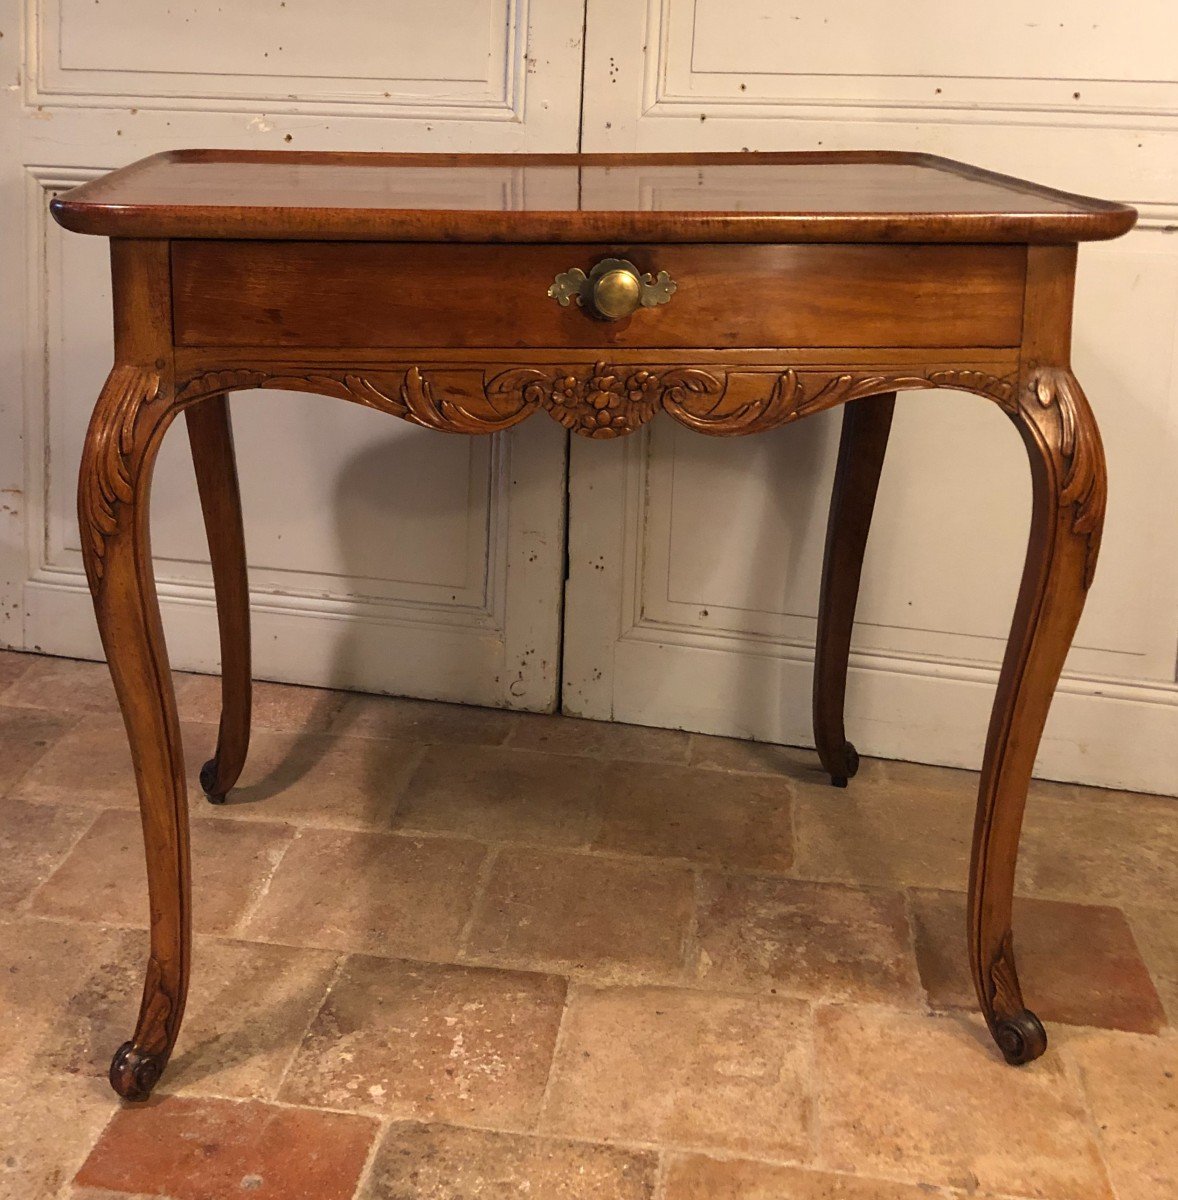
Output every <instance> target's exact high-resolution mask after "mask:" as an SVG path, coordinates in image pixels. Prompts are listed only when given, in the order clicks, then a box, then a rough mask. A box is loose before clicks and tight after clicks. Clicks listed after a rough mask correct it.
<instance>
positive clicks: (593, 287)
mask: <svg viewBox="0 0 1178 1200" xmlns="http://www.w3.org/2000/svg"><path fill="white" fill-rule="evenodd" d="M676 287H678V285H677V284H676V283H675V281H674V280H673V279H672V278H671V277H670V275H668V274H667V272H666V271H660V272H659V273H658V275H657V276H655V275H652V274H651V273H650V272H649V271H647V272H645V273H643V272H640V271H639V270H638V268H637V267H636V266H635V265H634V264H633V263H632V262H630V261H629V260H628V259H625V258H603V259H602V260H601V262H599V263H597V265H596V266H594V267H593V269H592V270H591V271H590V272H589V274H588V275H586V274H585V272H584V271H582V270H581V268H580V267H573V269H572V270H571V271H564V272H562V273H561V274H560V275H558V276H557V277H556V279H555V281H554V282H553V284H552V286H551V287H549V289H548V294H549V295H550V296H551V297H552V298H553V299H554V300H556V302H557V303H558V304H560V305H562V306H564V307H565V308H567V307H568V306H569V304H570V303H571V302H572V301H573V300H574V299H576V301H577V303H578V304H579V305H580V306H581V307H582V308H583V309H584V310H585V311H586V312H587V313H589V315H590V316H592V317H596V318H597V319H598V320H599V321H620V320H621V319H622V318H623V317H628V316H630V315H631V314H632V313H635V312H637V311H638V310H639V309H640V308H654V307H655V306H656V305H658V304H666V303H667V302H668V301H669V300H670V299H671V296H672V294H673V293H674V291H675V289H676Z"/></svg>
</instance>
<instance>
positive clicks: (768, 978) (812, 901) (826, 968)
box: [689, 872, 920, 1007]
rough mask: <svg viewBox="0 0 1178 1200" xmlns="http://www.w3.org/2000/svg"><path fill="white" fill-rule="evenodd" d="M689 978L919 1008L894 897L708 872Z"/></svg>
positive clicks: (712, 984)
mask: <svg viewBox="0 0 1178 1200" xmlns="http://www.w3.org/2000/svg"><path fill="white" fill-rule="evenodd" d="M689 972H690V976H691V978H692V979H694V981H695V982H697V983H698V984H700V985H701V986H703V987H708V988H719V989H722V990H732V991H748V990H752V991H759V992H770V991H773V992H778V993H780V994H782V995H787V996H789V995H792V996H810V997H815V998H826V999H832V1000H857V1001H863V1002H867V1003H881V1004H897V1005H905V1006H909V1007H911V1006H914V1005H917V1004H918V1003H919V1000H920V984H919V980H918V979H917V974H916V963H915V960H914V958H913V954H912V942H911V937H910V934H909V929H908V919H907V915H906V913H905V908H904V898H903V896H902V895H901V894H900V893H898V892H886V891H881V890H878V889H869V888H857V887H847V886H845V885H843V884H837V883H809V882H806V881H803V880H798V879H772V878H767V877H765V876H748V875H721V874H717V873H714V872H707V873H705V874H704V876H703V877H702V879H701V880H700V888H699V918H698V928H697V931H696V938H695V945H694V947H693V951H692V956H691V961H690V962H689Z"/></svg>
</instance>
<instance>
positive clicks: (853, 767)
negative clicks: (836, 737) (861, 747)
mask: <svg viewBox="0 0 1178 1200" xmlns="http://www.w3.org/2000/svg"><path fill="white" fill-rule="evenodd" d="M858 770H859V752H858V751H857V750H856V749H855V747H854V746H852V745H851V743H850V742H843V748H842V752H841V753H840V754H839V761H838V763H837V764H836V766H835V768H834V769H833V770H832V771H831V773H830V782H831V785H832V786H834V787H837V788H845V787H846V786H847V780H848V779H852V778H854V775H855V772H856V771H858Z"/></svg>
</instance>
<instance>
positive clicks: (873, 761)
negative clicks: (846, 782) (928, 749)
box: [851, 758, 978, 803]
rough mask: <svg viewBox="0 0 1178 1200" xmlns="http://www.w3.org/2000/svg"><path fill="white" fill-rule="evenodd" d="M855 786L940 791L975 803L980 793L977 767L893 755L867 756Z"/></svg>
mask: <svg viewBox="0 0 1178 1200" xmlns="http://www.w3.org/2000/svg"><path fill="white" fill-rule="evenodd" d="M851 786H852V787H859V788H876V787H878V788H880V789H885V788H887V789H891V790H892V791H898V792H907V793H909V794H911V793H913V792H939V793H940V794H942V795H952V796H956V797H958V798H961V799H967V800H969V801H970V802H971V803H972V802H973V801H974V800H975V799H976V798H977V794H978V773H977V771H962V770H959V769H957V768H955V767H934V766H930V765H929V764H928V763H914V762H904V761H903V760H901V759H892V758H864V759H862V760H861V761H860V764H859V772H858V774H857V775H856V776H855V782H854V784H852V785H851Z"/></svg>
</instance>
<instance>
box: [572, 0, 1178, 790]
mask: <svg viewBox="0 0 1178 1200" xmlns="http://www.w3.org/2000/svg"><path fill="white" fill-rule="evenodd" d="M1031 7H1032V8H1033V10H1034V13H1033V18H1034V19H1033V20H1032V19H1031V18H1030V17H1029V16H1028V12H1029V11H1030V10H1029V9H1028V7H1027V6H1026V5H1025V4H1021V3H1016V2H1015V0H998V2H997V3H993V4H989V5H985V6H982V7H962V6H952V5H950V6H946V5H944V4H934V3H931V2H926V0H913V2H912V3H909V4H906V5H901V6H900V7H899V8H897V7H896V6H894V5H892V6H888V7H886V8H883V7H881V6H879V5H876V4H873V3H869V2H868V0H855V2H851V3H845V4H838V5H831V4H829V3H822V2H820V0H800V2H799V3H794V4H790V5H783V4H780V3H777V2H775V0H739V2H736V3H734V2H733V0H589V7H588V19H587V26H586V29H587V40H586V67H585V116H584V129H583V137H582V144H583V148H584V149H585V150H609V151H633V150H703V149H713V150H714V149H733V150H739V149H742V148H748V149H766V150H768V149H774V150H778V149H804V150H812V149H822V148H826V149H852V148H853V149H872V148H899V149H918V150H927V151H933V152H936V153H940V154H946V155H949V156H951V157H955V158H963V159H967V160H972V161H976V162H978V163H980V164H981V165H983V166H986V167H990V168H993V169H996V170H999V171H1005V172H1008V173H1011V174H1023V175H1026V176H1027V177H1029V178H1031V179H1035V180H1038V181H1040V182H1043V183H1047V184H1053V185H1055V186H1057V187H1063V188H1066V189H1070V190H1073V191H1081V192H1084V191H1087V192H1092V193H1094V194H1097V195H1107V196H1110V197H1114V198H1116V199H1119V200H1125V201H1128V202H1130V203H1133V204H1135V205H1137V206H1138V207H1139V209H1140V211H1141V217H1142V219H1141V222H1140V225H1139V227H1138V229H1137V230H1136V231H1134V232H1133V233H1132V234H1130V235H1129V236H1128V237H1127V238H1124V239H1122V240H1120V241H1117V242H1113V243H1109V244H1101V245H1092V246H1086V247H1083V248H1082V249H1081V253H1080V277H1079V285H1078V286H1079V293H1078V298H1077V314H1076V344H1075V362H1076V367H1077V371H1078V373H1079V375H1080V377H1081V379H1082V380H1083V381H1084V386H1085V388H1086V390H1087V392H1088V395H1089V397H1090V398H1091V400H1092V403H1093V406H1094V407H1095V409H1096V412H1097V416H1098V418H1099V420H1100V421H1101V424H1102V428H1103V431H1104V435H1105V441H1106V446H1107V451H1108V459H1109V476H1110V498H1109V511H1108V520H1107V524H1106V527H1105V536H1104V548H1103V551H1102V555H1101V564H1100V570H1099V571H1098V573H1097V578H1096V583H1095V585H1094V586H1093V588H1092V592H1091V595H1090V597H1089V600H1088V606H1087V609H1086V611H1085V614H1084V619H1083V622H1082V623H1081V625H1080V629H1079V632H1078V634H1077V638H1076V645H1075V647H1074V649H1073V651H1072V654H1071V656H1070V657H1069V659H1068V663H1067V667H1066V671H1065V675H1064V679H1063V682H1062V684H1061V686H1060V690H1059V693H1058V694H1057V698H1056V702H1055V705H1054V707H1053V709H1052V715H1051V719H1050V721H1049V723H1048V726H1047V731H1046V735H1045V737H1044V741H1043V746H1042V750H1041V753H1040V757H1039V763H1038V773H1039V774H1041V775H1044V776H1046V777H1048V778H1055V779H1067V780H1080V781H1084V782H1088V783H1096V784H1104V785H1108V786H1115V787H1130V788H1140V789H1144V790H1150V791H1157V792H1165V793H1178V686H1176V683H1175V659H1176V650H1178V554H1175V553H1174V550H1175V547H1178V470H1175V464H1178V370H1176V367H1178V238H1176V237H1175V236H1174V229H1175V227H1178V67H1176V63H1178V59H1175V57H1174V55H1173V47H1174V46H1175V45H1176V44H1178V7H1175V5H1174V4H1173V3H1172V0H1143V3H1141V4H1136V5H1132V6H1130V7H1122V8H1110V7H1109V6H1108V5H1105V4H1100V3H1097V2H1096V0H1084V2H1082V3H1075V2H1070V0H1069V2H1065V0H1043V2H1041V3H1038V4H1035V5H1033V6H1031ZM685 186H690V180H689V179H688V180H686V181H685ZM662 199H663V198H662V197H660V195H659V194H658V192H657V191H655V190H653V189H652V188H650V187H648V186H644V185H643V184H642V182H641V181H638V182H636V185H635V196H634V201H635V203H636V204H642V205H647V206H653V207H655V208H657V207H658V206H659V204H660V202H661V200H662ZM839 420H840V417H839V414H838V413H830V414H823V415H821V416H818V417H814V418H811V419H809V420H807V421H805V422H802V423H801V424H800V425H798V426H795V427H792V428H789V429H785V430H781V431H779V432H778V433H775V434H772V435H769V436H766V437H762V438H759V439H749V440H745V439H734V440H732V441H712V440H710V439H704V438H699V437H694V436H693V435H692V434H691V433H690V432H688V431H686V430H684V429H681V428H680V427H678V426H677V425H673V424H671V423H669V422H668V423H662V422H659V421H655V422H654V423H652V424H651V425H650V426H648V427H647V429H646V431H645V432H644V433H642V434H641V435H637V436H635V437H634V438H631V439H629V440H628V441H627V442H626V443H624V444H623V446H622V447H618V446H617V445H616V444H610V443H604V444H598V443H583V442H580V441H579V440H577V439H574V444H573V447H572V451H571V459H570V536H571V540H570V548H569V550H570V554H569V561H570V576H569V581H568V586H567V602H566V603H567V615H566V628H567V635H566V652H565V673H564V701H565V706H566V708H567V709H568V710H570V711H573V712H578V713H582V714H584V715H586V716H591V717H598V718H614V719H618V720H622V721H639V722H643V723H646V724H651V725H670V726H681V727H684V728H688V729H695V730H705V731H709V732H717V733H727V734H737V735H741V736H747V737H754V738H762V739H768V740H774V741H783V742H789V743H795V744H810V745H812V744H813V742H812V740H811V733H810V717H809V711H810V702H809V691H810V678H811V668H812V661H813V644H814V635H815V623H816V603H817V596H818V578H819V567H820V564H821V555H822V542H823V535H824V527H825V521H826V513H827V496H828V492H829V487H830V481H831V477H832V472H833V462H834V453H835V449H836V446H837V442H838V423H839ZM619 449H621V450H622V453H618V452H617V451H618V450H619ZM888 456H889V457H888V462H887V464H886V465H885V468H884V476H883V481H882V485H881V491H880V497H879V503H878V506H877V511H876V518H875V524H874V528H873V531H872V538H871V542H870V544H869V548H868V556H867V562H866V564H865V572H864V582H863V588H862V593H861V598H860V605H859V618H860V620H859V623H858V625H857V627H856V637H855V647H854V648H855V650H856V653H855V655H854V658H853V664H852V668H853V669H852V675H851V679H850V683H849V695H848V722H847V725H848V732H849V734H850V736H851V737H852V738H853V739H854V741H855V742H856V744H857V745H858V747H859V749H860V750H861V751H865V752H867V753H870V754H880V755H884V756H888V757H896V758H909V759H915V760H918V761H925V762H938V763H945V764H950V765H958V766H970V767H976V766H977V765H978V764H979V763H980V761H981V752H982V745H983V740H984V736H985V730H986V722H987V715H988V710H989V705H990V702H991V699H992V697H993V692H994V686H995V682H996V679H997V667H998V663H999V661H1000V658H1001V653H1002V649H1003V645H1004V642H1005V638H1006V632H1007V629H1008V626H1009V622H1010V616H1011V612H1012V608H1013V603H1014V596H1015V590H1016V588H1017V583H1018V577H1019V572H1020V569H1021V560H1022V555H1023V551H1024V548H1025V545H1026V537H1027V529H1028V521H1029V496H1030V487H1029V478H1028V471H1027V464H1026V457H1025V454H1024V452H1023V450H1022V447H1021V445H1020V443H1019V439H1018V437H1017V435H1016V434H1015V432H1014V430H1013V429H1012V428H1011V427H1010V425H1009V423H1008V422H1007V421H1006V420H1005V419H1004V418H1003V417H1002V415H1001V414H1000V413H999V412H998V411H997V410H996V409H995V408H994V406H993V405H989V404H987V403H986V402H985V401H980V400H977V399H973V398H970V397H966V396H963V395H962V394H960V393H953V392H943V393H937V392H926V393H920V394H909V395H905V396H902V397H901V398H900V401H899V403H898V405H897V409H896V421H895V425H894V427H893V432H892V438H891V446H890V449H889V452H888Z"/></svg>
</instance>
